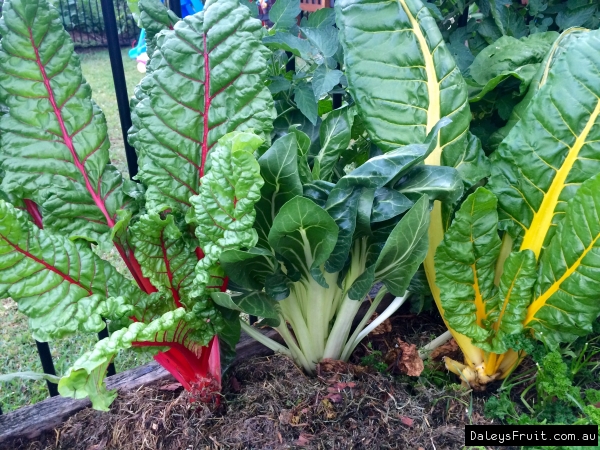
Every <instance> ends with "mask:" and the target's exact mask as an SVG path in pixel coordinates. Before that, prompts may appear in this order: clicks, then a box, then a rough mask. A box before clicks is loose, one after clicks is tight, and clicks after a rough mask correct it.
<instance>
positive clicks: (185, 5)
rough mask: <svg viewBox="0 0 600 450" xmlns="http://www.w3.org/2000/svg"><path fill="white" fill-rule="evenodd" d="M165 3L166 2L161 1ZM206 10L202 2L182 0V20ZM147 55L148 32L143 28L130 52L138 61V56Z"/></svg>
mask: <svg viewBox="0 0 600 450" xmlns="http://www.w3.org/2000/svg"><path fill="white" fill-rule="evenodd" d="M160 1H161V2H162V3H164V0H160ZM203 9H204V5H203V4H202V2H201V1H200V0H181V15H182V19H183V18H184V17H187V16H191V15H192V14H196V13H197V12H200V11H202V10H203ZM143 53H146V30H144V29H143V28H142V31H141V32H140V37H139V38H138V40H137V45H136V46H135V47H133V48H132V49H131V50H129V57H130V58H131V59H137V57H138V56H140V55H142V54H143Z"/></svg>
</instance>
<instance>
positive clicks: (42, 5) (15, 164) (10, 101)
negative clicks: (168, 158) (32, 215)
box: [0, 0, 126, 241]
mask: <svg viewBox="0 0 600 450" xmlns="http://www.w3.org/2000/svg"><path fill="white" fill-rule="evenodd" d="M0 35H2V36H3V37H2V41H1V48H0V84H1V85H2V91H1V95H3V96H5V98H2V99H0V103H5V104H6V106H7V107H8V113H6V114H3V115H2V116H0V134H1V135H0V163H1V165H2V168H3V169H4V171H5V176H4V179H3V180H2V190H4V191H5V192H6V193H8V194H12V195H15V196H17V197H18V198H22V199H29V200H32V201H34V202H35V203H36V204H37V205H39V207H40V208H41V210H42V216H43V222H44V226H45V227H46V228H49V229H51V230H54V231H57V232H59V233H63V234H66V235H68V236H70V237H73V238H77V237H80V238H84V239H87V240H90V241H100V240H102V238H101V237H102V235H106V234H107V233H108V231H109V229H110V228H112V227H113V226H114V225H115V222H116V214H117V211H118V210H119V209H121V208H123V207H124V206H125V203H126V200H125V197H124V194H123V189H122V178H121V175H120V174H119V173H118V172H117V171H116V169H115V168H114V167H113V166H111V165H110V164H108V163H109V155H108V148H109V141H108V134H107V128H106V120H105V118H104V115H103V114H102V112H101V111H100V109H99V108H98V106H97V105H96V104H95V103H94V102H93V101H92V98H91V89H90V86H89V85H88V84H87V83H86V82H85V80H84V78H83V75H82V73H81V67H80V63H79V58H78V57H77V56H76V55H75V53H74V52H73V42H72V41H71V38H70V37H69V35H68V34H67V32H66V31H65V30H64V29H63V27H62V23H61V20H60V17H59V15H58V12H57V10H55V9H54V8H51V7H50V6H49V5H48V3H47V2H46V0H35V1H34V2H33V3H32V2H30V1H25V0H13V1H9V2H5V3H4V5H3V15H2V19H0Z"/></svg>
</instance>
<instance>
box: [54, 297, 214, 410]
mask: <svg viewBox="0 0 600 450" xmlns="http://www.w3.org/2000/svg"><path fill="white" fill-rule="evenodd" d="M201 326H202V325H201V321H198V320H196V319H195V318H194V316H193V313H186V312H185V310H184V309H183V308H178V309H176V310H174V311H169V312H167V313H165V314H164V315H162V316H161V317H159V318H158V319H156V320H153V321H152V322H150V323H147V324H146V323H142V322H136V323H132V324H131V325H129V327H128V328H123V329H120V330H117V331H115V332H114V333H112V334H111V335H110V337H108V338H106V339H102V340H101V341H99V342H98V343H97V344H96V345H95V346H94V349H93V350H91V351H89V352H86V353H84V354H83V355H82V356H81V357H80V358H79V359H78V360H77V361H75V364H73V366H72V367H71V368H70V369H69V370H68V371H67V373H66V374H65V376H64V377H63V378H61V380H60V382H59V383H58V391H59V392H60V394H61V395H63V396H65V397H73V398H85V397H89V398H90V400H91V401H92V406H93V407H94V408H95V409H99V410H101V411H108V407H109V405H110V404H111V403H112V401H113V400H114V399H115V397H116V395H117V393H116V391H108V390H107V389H106V385H105V384H104V376H105V374H106V369H107V367H108V364H109V363H110V362H111V361H112V360H113V358H114V357H115V355H116V354H117V353H118V352H119V351H120V350H123V349H127V348H131V347H132V346H136V345H138V344H137V343H143V344H144V345H148V347H150V348H153V349H155V350H156V351H159V350H166V349H167V348H169V347H171V346H177V345H179V346H182V347H185V348H186V349H187V350H188V351H189V352H191V353H190V354H191V355H195V356H196V357H200V355H201V354H202V351H203V348H202V346H203V345H206V344H207V343H208V340H207V341H205V342H204V341H202V340H198V339H197V336H196V334H197V333H196V332H197V330H198V328H199V327H201ZM190 329H193V331H194V332H190Z"/></svg>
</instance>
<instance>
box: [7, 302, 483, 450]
mask: <svg viewBox="0 0 600 450" xmlns="http://www.w3.org/2000/svg"><path fill="white" fill-rule="evenodd" d="M389 325H392V326H391V327H389V326H386V327H383V328H382V330H381V331H382V333H381V334H378V335H375V336H374V337H372V338H371V341H370V348H369V347H368V346H366V345H363V346H361V347H360V348H358V349H357V350H356V351H355V354H354V355H353V357H352V362H353V363H359V362H360V361H361V357H363V356H365V355H368V354H371V355H372V351H373V350H380V351H381V352H382V357H381V359H380V360H385V359H386V358H385V356H386V355H388V358H387V360H388V361H391V362H390V363H389V365H388V366H387V371H386V372H385V373H380V372H377V371H376V370H374V369H373V368H370V367H364V366H360V365H354V364H349V365H348V364H344V363H339V362H334V363H330V364H326V363H324V364H322V365H321V366H320V371H319V375H318V376H317V377H307V376H306V375H304V374H303V373H302V372H301V371H300V370H299V369H298V368H297V367H296V366H295V365H294V364H293V363H292V362H291V361H290V360H288V359H286V358H285V357H282V356H271V357H266V358H255V359H250V360H248V361H246V362H244V363H242V364H240V365H238V366H237V367H235V368H234V369H233V370H232V371H231V373H230V374H229V376H227V377H226V379H225V381H224V388H223V395H224V399H223V402H222V406H221V407H220V408H214V407H210V406H207V405H203V404H198V403H190V402H189V398H188V395H187V393H186V392H184V391H183V390H182V389H181V387H180V386H179V385H177V384H172V383H167V384H162V385H156V386H146V387H144V388H142V389H140V390H138V391H136V392H131V393H127V394H124V395H120V396H119V398H118V399H117V400H116V401H115V402H114V404H113V405H112V407H111V410H110V412H108V413H103V412H99V411H94V410H91V409H88V410H84V411H81V412H79V413H78V414H76V415H75V416H73V417H72V418H71V419H70V420H68V421H67V422H66V423H65V424H64V425H63V426H62V427H61V428H60V429H57V430H54V432H53V433H48V434H47V435H45V436H42V437H40V438H38V439H37V440H35V441H30V442H13V443H11V444H10V447H7V448H10V449H11V450H12V449H14V450H19V449H23V450H25V449H26V450H42V449H43V450H49V449H61V450H66V449H68V450H105V449H106V450H108V449H111V450H112V449H114V450H130V449H131V450H133V449H135V450H139V449H149V450H158V449H169V450H192V449H194V450H195V449H230V448H231V449H246V448H256V449H287V448H309V449H388V448H390V449H391V448H394V449H415V450H417V449H435V450H442V449H451V450H455V449H460V448H463V445H464V425H465V424H485V423H490V422H489V421H488V420H487V419H485V418H484V417H483V413H482V410H483V401H484V398H485V397H484V396H481V395H477V394H473V393H471V392H468V391H466V390H465V389H463V388H460V387H458V386H457V385H455V384H451V383H449V380H451V378H449V377H448V375H447V374H445V373H444V372H437V371H436V370H434V368H433V367H431V366H426V369H425V372H424V373H423V374H422V376H421V377H420V378H416V377H408V376H406V375H402V374H398V373H397V372H398V371H397V370H396V367H397V366H396V365H395V362H394V358H391V359H390V358H389V354H390V353H392V354H393V351H394V349H395V348H396V345H397V344H395V342H397V338H398V337H400V336H402V337H403V339H404V340H405V341H407V342H409V343H415V344H418V345H421V344H423V343H426V342H428V341H429V340H430V339H431V335H432V334H433V335H437V334H439V333H441V332H442V331H443V325H441V324H440V323H439V319H436V317H435V316H427V315H420V316H419V320H418V321H416V320H414V318H413V316H411V315H410V314H409V313H408V312H405V313H402V312H401V313H399V314H397V315H396V316H395V317H394V318H393V322H392V323H390V324H389ZM413 325H414V326H415V327H418V328H416V329H412V327H413ZM396 352H397V350H396ZM363 361H364V360H363ZM380 365H381V364H380ZM384 365H385V364H384ZM438 381H439V386H442V387H438Z"/></svg>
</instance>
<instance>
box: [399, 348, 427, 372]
mask: <svg viewBox="0 0 600 450" xmlns="http://www.w3.org/2000/svg"><path fill="white" fill-rule="evenodd" d="M397 341H398V348H399V350H400V351H401V352H402V353H401V354H400V358H399V360H398V370H400V372H402V373H405V374H406V375H408V376H411V377H418V376H419V375H421V372H423V369H424V368H425V366H424V365H423V360H422V359H421V357H420V356H419V351H418V350H417V346H416V345H415V344H408V343H406V342H404V341H402V340H400V339H397Z"/></svg>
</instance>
